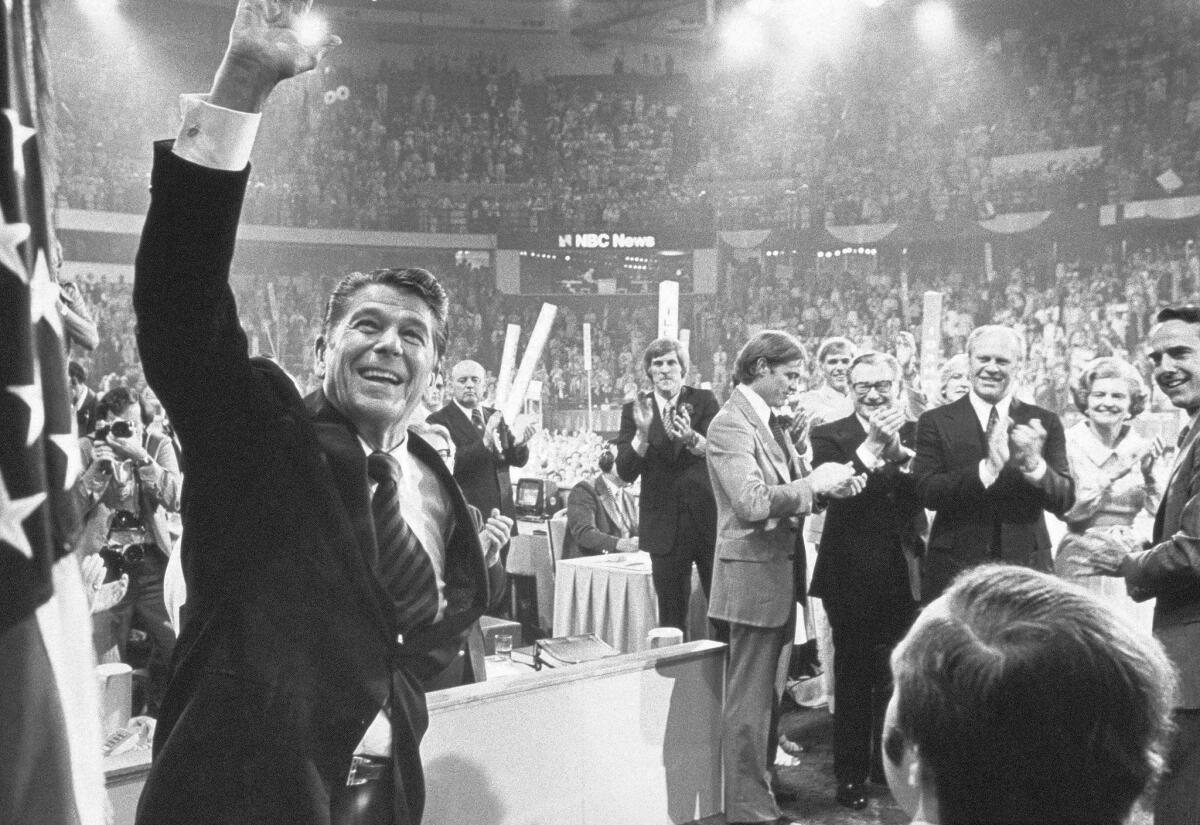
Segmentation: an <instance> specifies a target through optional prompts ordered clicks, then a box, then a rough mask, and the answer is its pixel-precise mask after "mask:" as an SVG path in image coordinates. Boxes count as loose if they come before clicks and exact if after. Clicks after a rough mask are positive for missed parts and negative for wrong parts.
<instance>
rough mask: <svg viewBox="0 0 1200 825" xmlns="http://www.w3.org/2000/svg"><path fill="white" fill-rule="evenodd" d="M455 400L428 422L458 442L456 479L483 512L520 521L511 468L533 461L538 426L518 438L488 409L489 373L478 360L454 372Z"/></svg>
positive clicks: (458, 366)
mask: <svg viewBox="0 0 1200 825" xmlns="http://www.w3.org/2000/svg"><path fill="white" fill-rule="evenodd" d="M449 388H450V397H451V399H452V400H451V401H450V403H449V404H447V405H446V406H444V407H442V408H441V409H440V410H437V411H436V412H433V413H431V414H430V415H429V418H427V419H426V420H427V421H429V423H431V424H441V425H442V426H443V427H445V428H446V429H447V430H449V431H450V437H451V438H453V439H454V451H455V457H454V480H455V481H457V482H458V486H460V487H462V491H463V494H464V495H465V496H466V497H467V501H469V502H471V504H473V505H475V506H476V507H478V508H479V511H480V512H481V513H490V512H492V510H499V511H500V512H501V513H502V514H504V515H505V516H508V517H509V518H511V519H514V520H515V519H516V517H517V509H516V506H515V505H514V504H513V493H512V476H511V474H510V473H509V470H508V468H509V467H524V466H525V463H526V462H527V461H529V439H530V437H531V436H532V435H533V433H534V431H535V429H536V428H535V425H533V424H532V423H531V424H528V425H527V426H526V427H525V428H524V429H522V430H521V432H520V433H519V434H517V435H514V434H513V432H512V431H511V430H510V429H509V426H508V424H507V423H506V422H505V421H504V420H503V418H502V416H501V415H500V412H499V411H498V410H494V409H492V408H491V407H485V406H483V389H484V371H483V367H482V366H481V365H480V364H478V363H476V362H475V361H459V362H458V363H457V364H455V365H454V368H453V369H452V370H451V371H450V384H449Z"/></svg>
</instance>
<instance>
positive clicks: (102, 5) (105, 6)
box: [79, 0, 117, 19]
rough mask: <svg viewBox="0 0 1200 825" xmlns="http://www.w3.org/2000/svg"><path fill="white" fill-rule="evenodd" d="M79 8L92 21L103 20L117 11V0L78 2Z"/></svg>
mask: <svg viewBox="0 0 1200 825" xmlns="http://www.w3.org/2000/svg"><path fill="white" fill-rule="evenodd" d="M79 8H80V9H82V11H83V13H84V14H86V15H87V16H88V17H91V18H93V19H96V18H104V17H107V16H109V15H110V14H112V13H113V12H114V11H116V9H117V0H80V3H79Z"/></svg>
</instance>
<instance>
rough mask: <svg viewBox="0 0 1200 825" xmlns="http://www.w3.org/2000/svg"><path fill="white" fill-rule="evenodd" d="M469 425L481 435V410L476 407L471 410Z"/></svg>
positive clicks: (482, 426) (482, 425) (482, 424)
mask: <svg viewBox="0 0 1200 825" xmlns="http://www.w3.org/2000/svg"><path fill="white" fill-rule="evenodd" d="M471 423H472V424H474V425H475V429H477V430H479V432H481V433H482V432H483V430H484V423H483V410H481V409H479V408H478V407H476V408H475V409H473V410H471Z"/></svg>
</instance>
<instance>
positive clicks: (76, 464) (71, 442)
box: [49, 425, 83, 490]
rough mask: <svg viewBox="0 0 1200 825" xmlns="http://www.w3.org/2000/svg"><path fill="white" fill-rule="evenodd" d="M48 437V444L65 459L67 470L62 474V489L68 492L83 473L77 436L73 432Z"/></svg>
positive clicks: (72, 427) (73, 427)
mask: <svg viewBox="0 0 1200 825" xmlns="http://www.w3.org/2000/svg"><path fill="white" fill-rule="evenodd" d="M74 429H75V426H74V425H72V426H71V430H72V432H69V433H60V434H58V435H51V436H49V439H50V443H51V444H53V445H54V446H55V447H57V448H58V449H59V450H60V451H61V452H62V454H63V455H64V456H65V457H66V459H67V468H66V470H65V471H64V472H63V487H62V488H63V489H64V490H70V489H71V488H72V487H74V486H75V482H76V481H78V480H79V476H80V475H81V474H82V473H83V456H82V455H81V454H80V452H79V436H77V435H75V433H74V432H73V431H74Z"/></svg>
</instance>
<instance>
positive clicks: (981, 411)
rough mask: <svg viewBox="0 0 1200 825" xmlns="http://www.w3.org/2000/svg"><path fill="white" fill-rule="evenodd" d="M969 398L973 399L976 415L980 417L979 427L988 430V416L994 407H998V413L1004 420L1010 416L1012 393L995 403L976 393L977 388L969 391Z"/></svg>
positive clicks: (972, 403)
mask: <svg viewBox="0 0 1200 825" xmlns="http://www.w3.org/2000/svg"><path fill="white" fill-rule="evenodd" d="M967 398H969V399H971V408H972V409H973V410H975V417H976V418H978V419H979V429H981V430H983V431H984V432H987V424H988V417H989V416H991V414H992V407H995V408H996V414H997V415H998V416H1000V419H1001V420H1003V419H1004V418H1006V417H1007V416H1008V411H1009V410H1010V409H1011V408H1012V399H1013V397H1012V393H1009V394H1008V395H1006V396H1004V397H1003V398H1001V399H1000V400H999V401H998V402H996V403H995V404H991V403H989V402H987V401H984V400H983V399H982V398H980V397H979V396H978V395H976V394H975V390H971V391H970V392H968V393H967Z"/></svg>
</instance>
